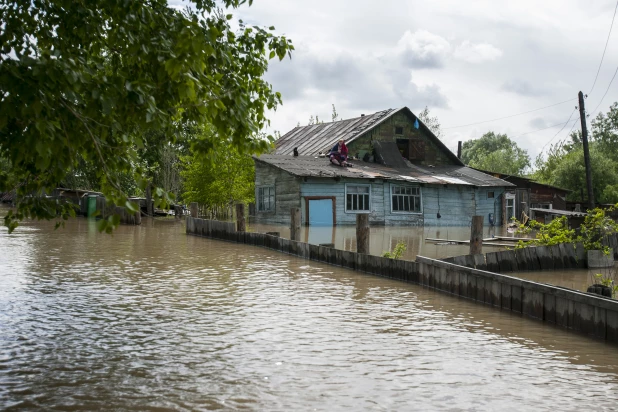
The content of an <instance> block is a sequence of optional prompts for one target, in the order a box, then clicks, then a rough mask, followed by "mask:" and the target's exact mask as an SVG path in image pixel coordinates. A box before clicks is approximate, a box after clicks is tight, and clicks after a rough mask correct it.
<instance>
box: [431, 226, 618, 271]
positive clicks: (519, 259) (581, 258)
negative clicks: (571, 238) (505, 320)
mask: <svg viewBox="0 0 618 412" xmlns="http://www.w3.org/2000/svg"><path fill="white" fill-rule="evenodd" d="M602 244H603V245H605V246H609V247H610V248H613V250H614V259H615V260H618V234H612V235H608V236H605V237H604V238H603V240H602ZM587 259H588V258H587V255H586V250H585V249H584V246H583V245H582V244H581V243H577V244H575V245H573V244H571V243H562V244H559V245H553V246H530V247H526V248H523V249H513V250H503V251H500V252H489V253H485V254H478V255H463V256H455V257H449V258H446V259H442V261H444V262H448V263H455V264H457V265H460V266H467V267H470V268H475V269H481V270H488V271H490V272H499V273H507V272H523V271H537V270H554V269H578V268H586V267H588V265H587Z"/></svg>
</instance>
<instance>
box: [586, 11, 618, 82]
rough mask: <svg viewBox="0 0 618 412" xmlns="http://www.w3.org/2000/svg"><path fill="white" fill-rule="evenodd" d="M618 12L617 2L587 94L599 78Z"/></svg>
mask: <svg viewBox="0 0 618 412" xmlns="http://www.w3.org/2000/svg"><path fill="white" fill-rule="evenodd" d="M617 10H618V1H616V7H615V8H614V16H613V17H612V24H610V25H609V33H607V40H606V41H605V48H604V49H603V55H602V56H601V61H600V62H599V68H598V69H597V75H596V76H595V77H594V83H592V87H591V88H590V91H589V92H588V94H590V93H592V91H593V90H594V86H595V85H596V84H597V79H598V78H599V73H600V72H601V66H602V65H603V59H604V58H605V52H606V51H607V45H608V44H609V38H610V36H611V34H612V28H613V27H614V19H615V18H616V11H617Z"/></svg>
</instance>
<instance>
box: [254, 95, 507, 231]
mask: <svg viewBox="0 0 618 412" xmlns="http://www.w3.org/2000/svg"><path fill="white" fill-rule="evenodd" d="M339 139H344V140H345V142H346V145H347V146H348V149H349V154H350V156H354V158H355V159H351V160H350V161H351V162H352V164H353V166H352V167H340V166H336V165H333V164H331V163H330V162H329V160H328V158H327V157H323V156H324V155H326V154H328V152H329V151H330V149H331V148H332V147H333V146H334V145H335V143H336V142H337V141H338V140H339ZM294 148H296V149H297V151H298V154H299V156H297V157H296V156H293V153H294ZM255 185H256V196H255V198H256V208H255V209H256V210H255V214H256V220H257V221H258V222H264V223H288V222H289V221H290V209H291V208H292V207H298V208H301V216H302V220H303V223H304V224H307V225H339V224H354V223H355V222H356V214H358V213H368V214H369V216H370V223H372V224H379V225H415V226H423V225H438V226H466V225H469V224H470V222H471V220H472V216H474V215H482V216H484V218H485V219H484V221H485V224H486V225H500V224H502V223H503V209H504V204H503V199H504V193H505V192H506V190H507V189H511V188H513V187H515V185H514V184H512V183H509V182H507V181H505V180H502V179H499V178H496V177H493V176H491V175H488V174H485V173H482V172H479V171H477V170H474V169H471V168H469V167H466V166H465V165H464V164H463V163H462V162H461V161H460V160H459V159H458V158H457V156H455V155H454V154H453V153H452V152H451V151H450V150H448V148H447V147H446V146H445V145H444V144H443V143H442V142H441V141H440V140H439V139H438V138H437V137H436V136H435V135H434V134H433V133H432V132H431V131H430V130H429V129H428V128H427V127H426V126H425V125H424V124H423V123H422V121H420V120H419V119H418V118H417V117H416V116H415V115H414V114H413V113H412V112H411V111H410V110H409V109H408V108H406V107H404V108H402V109H397V110H390V109H389V110H385V111H381V112H377V113H374V114H371V115H367V116H363V115H361V116H360V117H357V118H354V119H348V120H341V121H338V122H332V123H321V124H316V125H311V126H304V127H296V128H294V129H292V130H291V131H290V132H288V133H286V134H285V135H283V136H282V137H281V138H280V139H279V140H277V142H276V150H275V153H274V154H270V155H262V156H260V157H256V158H255Z"/></svg>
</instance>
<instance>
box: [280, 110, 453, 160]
mask: <svg viewBox="0 0 618 412" xmlns="http://www.w3.org/2000/svg"><path fill="white" fill-rule="evenodd" d="M398 112H404V113H406V114H407V115H408V116H411V117H412V118H414V119H416V120H418V122H419V127H420V129H421V130H422V131H423V132H424V133H425V134H426V135H428V136H429V137H430V138H431V139H433V141H434V143H435V144H436V145H437V146H438V147H440V149H441V150H442V151H443V152H444V153H445V154H446V155H448V156H449V157H450V159H451V161H452V162H453V164H458V165H462V166H463V163H462V162H461V160H460V159H458V158H457V156H455V154H454V153H453V152H451V151H450V150H449V149H448V148H447V147H446V146H445V145H444V143H442V141H441V140H440V139H438V138H437V137H436V135H434V134H433V132H432V131H431V129H429V128H428V127H427V126H426V125H425V124H424V123H423V122H422V121H421V120H420V119H418V117H417V116H416V115H415V114H414V113H412V111H411V110H410V109H408V108H407V107H401V108H399V109H387V110H382V111H381V112H376V113H373V114H370V115H367V116H361V117H356V118H353V119H347V120H340V121H337V122H331V123H320V124H314V125H311V126H299V127H295V128H294V129H292V130H290V131H289V132H287V133H286V134H284V135H283V136H281V138H279V139H278V140H277V141H276V142H275V154H281V155H292V153H293V152H294V148H295V147H296V148H297V149H298V153H299V154H301V155H303V156H317V155H319V154H320V152H321V153H328V152H329V151H330V149H331V148H332V147H333V146H334V145H335V143H337V141H338V140H339V139H344V140H345V142H346V144H348V143H351V142H353V141H354V140H356V139H358V138H359V137H361V136H363V135H364V134H365V133H367V132H368V131H370V130H372V129H373V128H374V127H376V126H378V125H380V124H381V123H383V122H384V121H386V120H387V119H388V118H390V117H391V116H393V115H394V114H395V113H398Z"/></svg>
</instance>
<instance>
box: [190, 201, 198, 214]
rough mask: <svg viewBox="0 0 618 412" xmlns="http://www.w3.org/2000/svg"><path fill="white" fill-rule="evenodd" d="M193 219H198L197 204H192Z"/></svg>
mask: <svg viewBox="0 0 618 412" xmlns="http://www.w3.org/2000/svg"><path fill="white" fill-rule="evenodd" d="M189 207H190V208H191V217H197V202H191V205H190V206H189Z"/></svg>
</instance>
